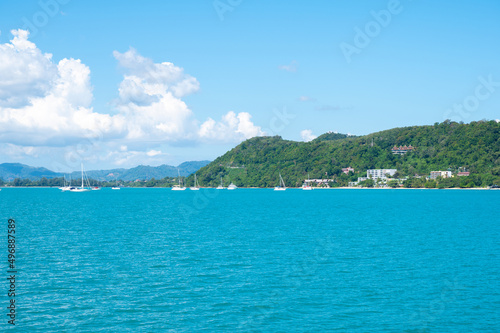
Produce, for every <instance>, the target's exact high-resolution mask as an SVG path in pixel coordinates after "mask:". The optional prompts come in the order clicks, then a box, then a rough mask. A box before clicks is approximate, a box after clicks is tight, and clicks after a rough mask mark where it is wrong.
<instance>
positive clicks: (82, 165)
mask: <svg viewBox="0 0 500 333" xmlns="http://www.w3.org/2000/svg"><path fill="white" fill-rule="evenodd" d="M82 189H83V163H82Z"/></svg>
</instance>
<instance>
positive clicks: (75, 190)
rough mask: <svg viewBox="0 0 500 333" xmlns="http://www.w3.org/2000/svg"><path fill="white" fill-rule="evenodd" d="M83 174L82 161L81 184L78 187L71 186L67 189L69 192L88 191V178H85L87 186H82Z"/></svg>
mask: <svg viewBox="0 0 500 333" xmlns="http://www.w3.org/2000/svg"><path fill="white" fill-rule="evenodd" d="M84 179H85V177H84V175H83V163H82V186H80V187H71V188H70V189H69V191H70V192H87V191H89V188H90V185H89V184H88V182H89V181H88V180H87V187H85V186H84Z"/></svg>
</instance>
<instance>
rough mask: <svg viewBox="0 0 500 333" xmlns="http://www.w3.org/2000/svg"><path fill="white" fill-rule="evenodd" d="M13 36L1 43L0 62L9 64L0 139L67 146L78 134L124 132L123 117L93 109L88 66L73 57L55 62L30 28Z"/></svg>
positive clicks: (0, 99)
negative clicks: (33, 39) (34, 40)
mask: <svg viewBox="0 0 500 333" xmlns="http://www.w3.org/2000/svg"><path fill="white" fill-rule="evenodd" d="M12 34H13V36H14V38H13V39H12V40H11V41H10V43H6V44H2V45H0V59H2V60H1V61H0V62H1V63H2V64H3V63H4V62H5V63H7V64H8V66H5V65H1V67H0V77H1V78H2V83H1V86H0V91H1V92H0V133H1V134H0V141H4V142H9V143H14V144H20V145H66V144H68V143H71V142H73V141H74V140H75V139H77V138H81V137H85V136H87V137H88V136H92V135H98V134H99V133H109V132H119V131H120V128H121V127H122V126H121V125H122V123H123V119H121V117H120V116H114V117H112V116H110V115H106V114H99V113H96V112H93V110H92V107H91V102H92V98H93V95H92V87H91V85H90V70H89V68H88V67H87V66H85V65H84V64H82V63H81V61H80V60H75V59H62V60H61V61H59V63H57V64H55V63H53V62H52V60H51V59H52V56H51V55H50V54H44V53H42V52H41V51H40V50H39V49H38V48H36V46H35V44H33V43H31V42H30V41H28V35H29V34H28V32H27V31H23V30H13V31H12ZM31 68H34V69H33V71H32V70H31ZM4 77H6V78H8V79H7V81H4V80H3V78H4ZM6 82H7V83H6ZM9 82H10V83H12V85H9V84H8V83H9Z"/></svg>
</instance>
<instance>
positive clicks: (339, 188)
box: [0, 186, 500, 191]
mask: <svg viewBox="0 0 500 333" xmlns="http://www.w3.org/2000/svg"><path fill="white" fill-rule="evenodd" d="M9 188H13V189H21V188H24V189H35V188H38V189H44V188H45V189H47V188H53V189H59V187H58V186H0V189H9ZM125 188H127V189H134V188H141V189H144V188H151V189H172V187H147V186H141V187H122V189H125ZM101 189H111V187H101ZM200 189H216V188H215V187H200ZM237 189H253V190H272V189H274V187H238V188H237ZM287 189H290V190H301V189H302V187H287ZM224 190H227V188H224ZM313 190H314V191H318V190H319V191H325V190H398V191H399V190H434V191H440V190H466V191H470V190H476V191H477V190H480V191H482V190H500V188H487V187H471V188H460V187H450V188H424V187H422V188H409V187H397V188H392V187H330V188H322V187H314V188H313Z"/></svg>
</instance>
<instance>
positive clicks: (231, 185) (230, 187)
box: [227, 182, 238, 190]
mask: <svg viewBox="0 0 500 333" xmlns="http://www.w3.org/2000/svg"><path fill="white" fill-rule="evenodd" d="M237 188H238V186H236V185H234V184H233V183H232V182H231V184H229V186H228V187H227V189H228V190H236V189H237Z"/></svg>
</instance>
